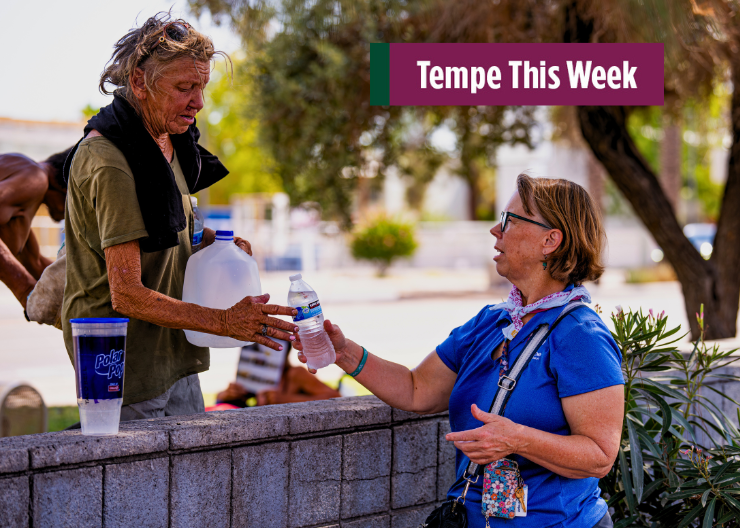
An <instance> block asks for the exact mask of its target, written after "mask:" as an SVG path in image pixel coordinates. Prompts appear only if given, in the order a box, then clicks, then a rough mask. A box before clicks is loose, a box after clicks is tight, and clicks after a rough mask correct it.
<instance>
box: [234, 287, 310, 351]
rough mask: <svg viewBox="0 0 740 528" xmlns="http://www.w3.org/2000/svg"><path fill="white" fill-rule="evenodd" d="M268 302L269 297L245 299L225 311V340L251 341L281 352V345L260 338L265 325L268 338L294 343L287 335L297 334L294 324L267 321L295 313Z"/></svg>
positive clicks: (265, 338)
mask: <svg viewBox="0 0 740 528" xmlns="http://www.w3.org/2000/svg"><path fill="white" fill-rule="evenodd" d="M269 300H270V294H269V293H265V294H263V295H260V296H258V297H244V299H242V300H241V301H239V302H238V303H236V304H235V305H234V306H232V307H231V308H229V309H228V310H226V312H225V313H226V315H225V320H226V321H225V322H226V330H227V333H228V336H229V337H233V338H234V339H238V340H239V341H254V342H255V343H260V344H261V345H265V346H267V347H270V348H272V349H274V350H282V349H283V347H282V345H280V344H279V343H276V342H275V341H273V340H272V339H267V337H265V336H263V335H262V325H267V332H266V335H267V336H269V337H274V338H276V339H282V340H283V341H293V340H294V339H295V337H294V336H293V335H292V334H289V333H288V332H297V331H298V327H297V326H296V325H295V323H293V322H292V321H291V322H288V321H283V320H282V319H278V318H276V317H270V315H290V316H293V315H296V313H297V312H296V309H295V308H291V307H289V306H278V305H276V304H265V303H267V301H269ZM283 330H284V331H283Z"/></svg>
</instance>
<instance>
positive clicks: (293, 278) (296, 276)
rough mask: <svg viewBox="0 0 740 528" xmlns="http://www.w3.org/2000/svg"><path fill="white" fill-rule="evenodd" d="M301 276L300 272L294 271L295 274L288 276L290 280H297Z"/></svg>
mask: <svg viewBox="0 0 740 528" xmlns="http://www.w3.org/2000/svg"><path fill="white" fill-rule="evenodd" d="M302 277H303V276H302V275H301V274H300V273H296V274H295V275H291V276H290V277H288V278H289V279H290V282H293V281H297V280H298V279H300V278H302Z"/></svg>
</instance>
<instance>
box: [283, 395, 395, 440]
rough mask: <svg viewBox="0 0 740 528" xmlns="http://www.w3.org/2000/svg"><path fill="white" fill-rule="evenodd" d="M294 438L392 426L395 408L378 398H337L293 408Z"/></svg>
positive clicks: (292, 426)
mask: <svg viewBox="0 0 740 528" xmlns="http://www.w3.org/2000/svg"><path fill="white" fill-rule="evenodd" d="M291 408H293V409H294V410H295V411H297V412H296V413H295V414H293V415H292V416H291V417H290V434H302V433H311V432H316V431H332V430H335V429H346V428H349V427H359V426H364V425H378V424H390V422H391V408H390V407H388V406H387V405H386V404H385V403H383V402H382V401H380V400H379V399H378V398H376V397H375V396H361V397H350V398H334V399H331V400H321V401H312V402H305V403H297V404H292V405H291Z"/></svg>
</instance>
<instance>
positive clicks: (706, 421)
mask: <svg viewBox="0 0 740 528" xmlns="http://www.w3.org/2000/svg"><path fill="white" fill-rule="evenodd" d="M697 320H698V322H699V327H700V329H701V335H700V338H699V339H698V340H697V341H696V342H695V343H694V345H693V350H692V351H691V353H690V354H685V353H682V352H680V351H679V350H678V349H676V348H675V347H674V346H672V345H673V344H674V343H675V342H676V341H678V339H680V336H679V337H675V336H676V335H677V334H678V333H679V331H680V326H679V327H676V328H673V329H671V330H668V326H667V320H666V318H665V317H663V315H662V314H661V315H659V316H657V317H656V316H654V315H653V313H652V310H651V311H650V313H649V314H648V315H644V314H643V313H642V311H640V312H632V311H629V312H623V311H622V310H621V309H619V308H618V311H617V313H616V314H612V322H613V323H614V332H612V334H613V336H614V339H615V340H616V341H617V344H618V345H619V348H620V349H621V351H622V356H623V361H622V369H623V373H624V377H625V387H624V393H625V412H626V415H625V422H624V424H623V429H622V439H621V444H620V449H619V455H618V457H617V460H616V462H615V463H614V467H613V468H612V470H611V471H610V472H609V474H608V475H607V476H606V477H604V478H603V479H601V481H600V483H599V485H600V487H601V490H602V492H603V496H604V498H605V499H606V500H607V503H608V505H609V506H610V508H613V509H614V511H615V514H614V515H613V518H614V521H615V524H614V526H615V528H627V527H633V526H639V527H651V528H658V527H666V528H668V527H670V528H684V527H689V526H690V527H698V526H701V527H702V528H710V527H712V526H724V527H731V526H734V527H737V526H740V521H739V519H740V432H738V428H737V426H735V424H734V423H733V420H732V419H731V418H730V417H728V416H726V415H725V414H724V413H723V412H722V410H721V409H720V408H719V407H718V406H717V405H716V404H715V403H714V402H712V401H711V399H710V398H708V397H707V396H706V394H705V393H706V392H707V391H708V390H712V391H714V392H715V393H717V394H718V395H719V396H720V397H721V398H725V399H727V400H729V401H731V402H733V403H734V404H735V405H737V402H735V400H733V399H732V398H731V397H730V396H728V395H726V394H724V393H722V392H721V391H718V390H716V389H715V388H714V387H710V386H708V385H707V382H708V381H710V380H715V381H717V380H721V381H723V382H727V381H740V378H739V377H737V376H732V375H729V374H726V373H722V372H718V370H719V369H722V368H723V367H726V366H728V365H730V364H731V363H734V362H735V361H737V360H738V359H740V357H737V356H734V357H733V355H732V354H733V353H734V352H735V350H730V351H725V352H723V351H720V350H719V348H718V347H717V346H716V345H715V346H713V347H711V348H710V347H709V346H707V344H706V343H705V342H704V316H703V308H702V312H701V314H697ZM702 388H703V389H704V390H701V389H702ZM737 413H738V418H739V419H740V410H738V412H737ZM700 432H701V433H703V436H701V437H699V436H697V435H698V434H699V433H700ZM702 442H703V443H705V444H708V445H701V443H702Z"/></svg>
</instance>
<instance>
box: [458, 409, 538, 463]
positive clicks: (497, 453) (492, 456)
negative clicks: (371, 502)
mask: <svg viewBox="0 0 740 528" xmlns="http://www.w3.org/2000/svg"><path fill="white" fill-rule="evenodd" d="M470 410H471V412H472V414H473V417H474V418H475V419H476V420H480V421H481V422H483V425H482V426H481V427H478V428H477V429H470V430H468V431H460V432H457V433H448V434H447V436H446V437H445V439H446V440H448V441H450V442H455V447H457V448H458V449H459V450H460V451H462V452H463V453H464V454H465V455H466V456H467V457H468V458H469V459H470V460H472V461H473V462H475V463H476V464H479V465H486V464H489V463H491V462H493V461H494V460H499V459H501V458H504V457H505V456H507V455H510V454H512V453H516V452H517V450H518V449H519V448H520V446H521V442H522V434H521V433H522V431H523V430H524V426H523V425H519V424H516V423H514V422H512V421H511V420H509V419H508V418H504V417H503V416H499V415H497V414H490V413H487V412H484V411H481V410H480V409H479V408H478V406H477V405H475V404H473V405H472V406H471V407H470Z"/></svg>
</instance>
